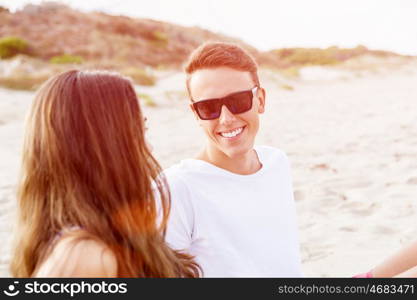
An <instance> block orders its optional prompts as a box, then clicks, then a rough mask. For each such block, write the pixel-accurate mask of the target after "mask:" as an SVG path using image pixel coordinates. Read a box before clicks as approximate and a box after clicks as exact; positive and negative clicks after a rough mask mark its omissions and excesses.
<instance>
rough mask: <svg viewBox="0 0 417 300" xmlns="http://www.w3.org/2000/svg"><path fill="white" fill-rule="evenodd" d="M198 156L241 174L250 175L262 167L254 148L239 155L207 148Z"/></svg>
mask: <svg viewBox="0 0 417 300" xmlns="http://www.w3.org/2000/svg"><path fill="white" fill-rule="evenodd" d="M196 158H197V159H201V160H204V161H206V162H208V163H211V164H212V165H215V166H216V167H219V168H222V169H224V170H227V171H229V172H232V173H235V174H239V175H250V174H253V173H256V172H257V171H259V170H260V169H261V168H262V164H261V162H260V161H259V158H258V155H257V154H256V151H255V150H254V149H252V150H250V151H248V152H247V153H245V154H242V155H240V156H237V157H229V156H227V155H226V154H224V153H223V152H219V151H210V149H207V148H206V149H204V150H203V151H202V152H201V153H200V154H198V155H197V157H196Z"/></svg>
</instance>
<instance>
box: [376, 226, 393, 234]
mask: <svg viewBox="0 0 417 300" xmlns="http://www.w3.org/2000/svg"><path fill="white" fill-rule="evenodd" d="M372 232H373V233H375V234H383V235H392V234H396V233H398V230H397V229H394V228H392V227H388V226H383V225H378V226H375V227H374V229H373V230H372Z"/></svg>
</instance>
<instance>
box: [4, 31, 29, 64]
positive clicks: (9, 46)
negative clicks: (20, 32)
mask: <svg viewBox="0 0 417 300" xmlns="http://www.w3.org/2000/svg"><path fill="white" fill-rule="evenodd" d="M28 47H29V43H28V42H27V41H25V40H24V39H21V38H19V37H15V36H7V37H3V38H1V39H0V58H1V59H5V58H10V57H13V56H15V55H16V54H19V53H25V51H26V50H27V49H28Z"/></svg>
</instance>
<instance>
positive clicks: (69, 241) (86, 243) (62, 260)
mask: <svg viewBox="0 0 417 300" xmlns="http://www.w3.org/2000/svg"><path fill="white" fill-rule="evenodd" d="M33 277H117V260H116V257H115V256H114V254H113V252H112V251H111V250H110V249H108V248H107V247H106V246H105V245H104V244H102V243H100V242H98V241H96V240H92V239H82V240H80V239H74V238H71V237H68V238H62V239H61V240H60V241H59V242H58V243H57V244H56V246H55V247H54V249H53V250H52V253H51V254H50V255H49V256H48V257H47V258H46V259H45V261H44V262H43V263H42V264H41V265H40V266H39V268H38V269H37V271H36V272H35V274H34V276H33Z"/></svg>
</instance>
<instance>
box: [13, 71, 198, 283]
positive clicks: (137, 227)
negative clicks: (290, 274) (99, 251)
mask: <svg viewBox="0 0 417 300" xmlns="http://www.w3.org/2000/svg"><path fill="white" fill-rule="evenodd" d="M157 201H158V202H160V203H161V204H160V205H159V204H158V203H157ZM169 209H170V197H169V190H168V188H167V185H166V181H165V179H164V178H163V176H162V175H161V167H160V166H159V164H158V162H157V161H156V160H155V159H154V157H153V156H152V154H151V153H150V151H149V149H148V147H147V146H146V143H145V132H144V124H143V116H142V112H141V109H140V106H139V102H138V99H137V97H136V93H135V91H134V89H133V87H132V85H131V83H130V81H129V80H127V79H126V78H123V77H121V76H120V75H118V74H115V73H109V72H104V71H68V72H65V73H62V74H60V75H57V76H55V77H53V78H51V79H50V80H49V81H48V82H47V83H45V84H44V85H43V86H42V87H41V89H40V90H39V92H38V94H37V96H36V98H35V100H34V103H33V106H32V109H31V112H30V114H29V117H28V120H27V128H26V136H25V141H24V149H23V161H22V174H21V179H20V185H19V190H18V212H19V216H18V226H17V229H18V233H17V234H18V235H17V241H16V245H15V249H14V253H13V257H12V262H11V272H12V274H13V276H16V277H29V276H32V275H34V274H33V273H34V271H35V270H36V268H37V267H38V266H39V264H40V263H41V262H42V260H43V259H45V256H47V255H48V252H49V251H50V248H51V243H52V241H53V240H54V238H55V237H56V236H57V235H59V234H60V233H61V232H62V231H63V230H65V229H68V228H71V227H73V226H77V227H79V228H82V229H83V230H82V231H83V232H87V233H88V235H90V236H91V237H92V238H95V239H99V240H100V241H102V242H103V243H104V244H105V245H106V246H107V247H108V248H109V249H111V250H112V251H113V253H114V254H115V256H116V259H117V263H118V276H119V277H197V276H199V272H200V269H199V267H198V265H197V264H196V263H195V262H194V261H193V259H192V258H191V257H190V256H188V255H186V254H183V253H181V252H178V251H174V250H172V249H171V248H169V247H168V246H167V245H166V244H165V242H164V234H165V229H166V226H167V219H168V216H169Z"/></svg>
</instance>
